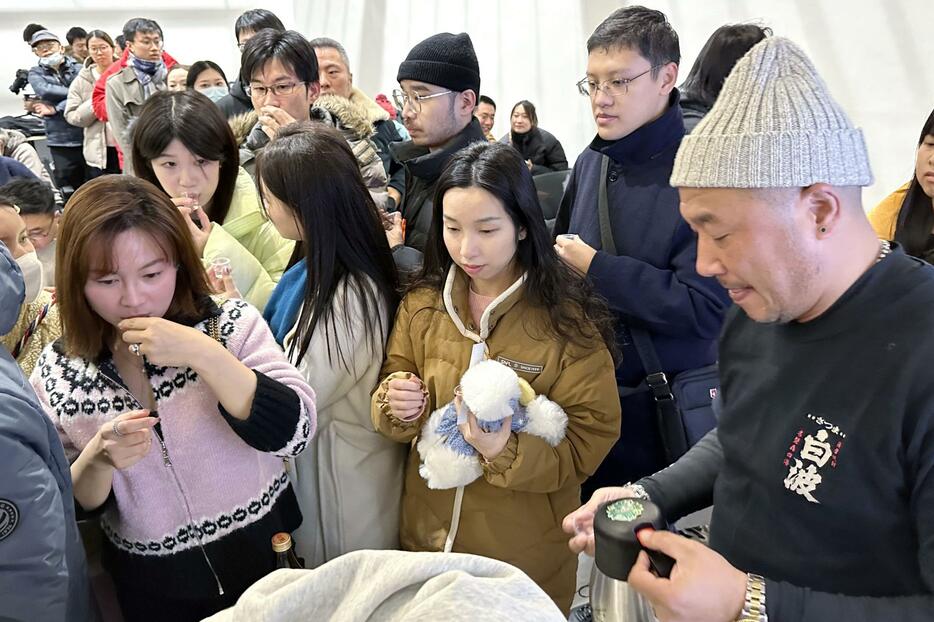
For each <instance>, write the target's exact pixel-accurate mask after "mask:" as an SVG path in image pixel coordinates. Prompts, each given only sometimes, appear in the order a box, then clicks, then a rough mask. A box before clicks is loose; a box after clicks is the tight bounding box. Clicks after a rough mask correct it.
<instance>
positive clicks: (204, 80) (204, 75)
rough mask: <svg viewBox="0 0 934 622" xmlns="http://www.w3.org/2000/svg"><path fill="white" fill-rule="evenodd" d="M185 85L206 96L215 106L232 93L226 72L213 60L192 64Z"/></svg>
mask: <svg viewBox="0 0 934 622" xmlns="http://www.w3.org/2000/svg"><path fill="white" fill-rule="evenodd" d="M185 85H186V86H187V87H188V88H190V89H194V90H196V91H198V92H199V93H202V94H204V95H205V97H207V98H208V99H210V100H211V101H212V102H214V103H215V104H216V103H217V102H218V101H220V100H221V99H223V98H224V97H225V96H226V95H227V94H228V93H229V92H230V88H228V86H227V76H226V75H225V74H224V70H223V69H221V67H220V65H218V64H217V63H215V62H214V61H212V60H199V61H195V62H194V63H192V65H191V68H190V69H189V70H188V80H187V81H186V83H185Z"/></svg>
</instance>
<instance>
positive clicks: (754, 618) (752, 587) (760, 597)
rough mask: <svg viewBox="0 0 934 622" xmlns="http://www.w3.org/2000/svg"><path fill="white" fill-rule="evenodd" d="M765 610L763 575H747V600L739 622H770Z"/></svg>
mask: <svg viewBox="0 0 934 622" xmlns="http://www.w3.org/2000/svg"><path fill="white" fill-rule="evenodd" d="M768 620H769V615H768V613H766V610H765V579H763V578H762V576H761V575H757V574H752V573H751V572H750V573H747V574H746V600H745V602H744V603H743V611H742V612H741V613H740V614H739V618H737V622H768Z"/></svg>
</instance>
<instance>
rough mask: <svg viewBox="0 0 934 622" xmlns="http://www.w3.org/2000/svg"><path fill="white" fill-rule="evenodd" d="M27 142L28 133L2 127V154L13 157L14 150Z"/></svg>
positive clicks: (0, 134)
mask: <svg viewBox="0 0 934 622" xmlns="http://www.w3.org/2000/svg"><path fill="white" fill-rule="evenodd" d="M24 142H26V135H25V134H23V133H22V132H20V131H19V130H7V129H2V128H0V155H4V156H7V157H11V154H12V153H13V151H14V150H15V149H16V148H17V147H19V146H20V145H22V144H23V143H24Z"/></svg>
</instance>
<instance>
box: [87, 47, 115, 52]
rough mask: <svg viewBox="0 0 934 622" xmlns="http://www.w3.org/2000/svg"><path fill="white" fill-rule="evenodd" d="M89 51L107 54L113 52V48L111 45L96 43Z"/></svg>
mask: <svg viewBox="0 0 934 622" xmlns="http://www.w3.org/2000/svg"><path fill="white" fill-rule="evenodd" d="M88 51H89V52H90V53H91V54H107V53H108V52H113V48H112V47H110V46H109V45H95V46H94V47H90V48H88Z"/></svg>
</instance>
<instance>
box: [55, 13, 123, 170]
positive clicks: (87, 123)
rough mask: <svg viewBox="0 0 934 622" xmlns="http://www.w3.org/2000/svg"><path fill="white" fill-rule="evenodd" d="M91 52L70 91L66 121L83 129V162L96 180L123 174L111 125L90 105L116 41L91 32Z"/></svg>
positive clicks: (113, 56)
mask: <svg viewBox="0 0 934 622" xmlns="http://www.w3.org/2000/svg"><path fill="white" fill-rule="evenodd" d="M88 51H89V52H90V56H89V57H88V59H87V60H86V61H85V63H84V67H83V68H82V69H81V71H80V73H78V77H76V78H75V81H74V82H72V83H71V86H70V87H69V88H68V102H67V103H66V104H65V120H66V121H68V122H69V123H71V124H72V125H74V126H77V127H81V128H84V147H83V153H84V161H85V162H86V163H87V165H88V177H89V178H94V177H98V176H100V175H103V174H104V173H119V172H120V162H119V159H118V157H117V147H116V145H117V142H116V140H115V139H114V135H113V131H112V130H111V129H110V124H109V123H107V122H106V121H101V120H100V119H98V118H97V116H96V115H95V114H94V108H93V106H92V102H91V96H92V95H93V94H94V83H95V82H97V81H98V80H99V79H100V77H101V75H103V73H104V72H105V71H107V70H108V69H109V68H110V67H111V66H112V65H113V64H114V62H115V60H116V57H115V50H114V42H113V39H111V38H110V35H108V34H107V33H106V32H104V31H103V30H92V31H91V32H89V33H88Z"/></svg>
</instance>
